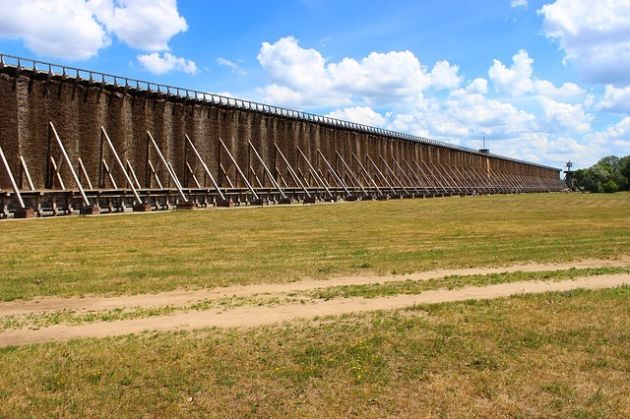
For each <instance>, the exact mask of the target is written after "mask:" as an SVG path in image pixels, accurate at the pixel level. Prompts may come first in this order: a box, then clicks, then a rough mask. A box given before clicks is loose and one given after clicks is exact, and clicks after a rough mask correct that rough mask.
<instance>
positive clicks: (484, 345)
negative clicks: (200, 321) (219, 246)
mask: <svg viewBox="0 0 630 419" xmlns="http://www.w3.org/2000/svg"><path fill="white" fill-rule="evenodd" d="M629 303H630V288H629V287H624V288H618V289H612V290H605V291H597V292H592V291H579V292H570V293H559V294H545V295H537V296H520V297H513V298H509V299H504V300H497V301H485V302H471V303H452V304H441V305H430V306H423V307H417V308H415V309H411V310H407V311H398V312H394V313H374V314H371V315H362V316H345V317H342V318H336V319H323V320H320V321H316V322H312V323H308V324H304V323H298V324H293V325H291V326H282V327H271V328H259V329H254V330H251V331H219V330H209V331H205V332H196V333H177V334H146V335H142V336H130V337H126V338H112V339H104V340H82V341H74V342H71V343H69V344H47V345H37V346H29V347H19V348H5V349H0V370H1V371H2V372H3V373H2V374H0V416H6V417H14V416H35V417H41V416H77V417H86V416H87V417H90V416H99V417H113V416H116V417H121V416H124V417H138V416H143V415H149V416H156V417H173V416H196V417H239V416H249V417H285V416H292V417H348V416H358V417H364V416H370V417H383V416H387V415H391V416H407V417H418V416H420V417H422V416H442V417H446V416H456V417H461V416H485V417H489V416H491V417H526V416H528V417H531V416H533V417H549V416H556V417H624V416H625V417H628V414H630V404H629V403H628V401H629V400H630V385H629V383H628V377H629V376H630V334H629V333H628V331H629V330H630V315H629V313H628V307H629Z"/></svg>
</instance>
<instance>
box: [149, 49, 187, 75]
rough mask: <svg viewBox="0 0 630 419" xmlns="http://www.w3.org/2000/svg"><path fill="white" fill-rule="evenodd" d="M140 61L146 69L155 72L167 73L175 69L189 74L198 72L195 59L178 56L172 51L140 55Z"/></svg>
mask: <svg viewBox="0 0 630 419" xmlns="http://www.w3.org/2000/svg"><path fill="white" fill-rule="evenodd" d="M138 62H139V63H140V65H142V67H143V68H144V69H146V70H148V71H150V72H152V73H154V74H165V73H168V72H170V71H173V70H175V71H181V72H184V73H187V74H197V72H198V69H197V65H196V64H195V62H194V61H191V60H187V59H185V58H183V57H176V56H175V55H173V54H171V53H170V52H164V53H158V52H153V53H151V54H143V55H138Z"/></svg>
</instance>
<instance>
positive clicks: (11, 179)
mask: <svg viewBox="0 0 630 419" xmlns="http://www.w3.org/2000/svg"><path fill="white" fill-rule="evenodd" d="M0 160H1V161H2V164H3V165H4V170H5V171H6V172H7V176H8V177H9V182H10V183H11V187H12V188H13V192H14V193H15V196H16V198H17V200H18V203H19V204H20V208H22V209H25V208H26V205H25V204H24V199H22V194H21V193H20V189H19V188H18V186H17V183H15V178H14V177H13V172H12V171H11V167H10V166H9V162H8V161H7V158H6V156H5V155H4V151H3V150H2V147H0Z"/></svg>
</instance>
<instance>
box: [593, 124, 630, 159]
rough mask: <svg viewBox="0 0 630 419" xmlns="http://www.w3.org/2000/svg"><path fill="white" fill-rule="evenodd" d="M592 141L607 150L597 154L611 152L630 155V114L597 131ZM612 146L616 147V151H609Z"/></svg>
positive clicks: (608, 153)
mask: <svg viewBox="0 0 630 419" xmlns="http://www.w3.org/2000/svg"><path fill="white" fill-rule="evenodd" d="M592 142H593V143H594V144H596V145H597V146H598V147H600V148H602V149H604V150H605V151H604V152H602V153H599V154H596V156H599V157H602V156H605V155H610V154H617V155H619V156H627V155H630V116H626V117H624V118H623V119H622V120H621V121H619V122H618V123H616V124H615V125H612V126H609V127H608V128H606V129H605V130H603V131H600V132H596V133H595V134H594V135H593V136H592ZM611 148H614V150H615V153H611V152H610V151H609V150H610V149H611Z"/></svg>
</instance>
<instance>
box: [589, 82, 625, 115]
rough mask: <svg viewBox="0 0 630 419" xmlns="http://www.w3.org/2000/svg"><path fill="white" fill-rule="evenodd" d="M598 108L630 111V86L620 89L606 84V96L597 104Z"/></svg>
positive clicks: (611, 110)
mask: <svg viewBox="0 0 630 419" xmlns="http://www.w3.org/2000/svg"><path fill="white" fill-rule="evenodd" d="M597 109H598V110H602V111H609V112H617V113H630V86H626V87H623V88H620V89H617V88H615V87H614V86H611V85H608V86H606V92H605V93H604V98H603V99H602V100H601V102H599V103H598V104H597Z"/></svg>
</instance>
